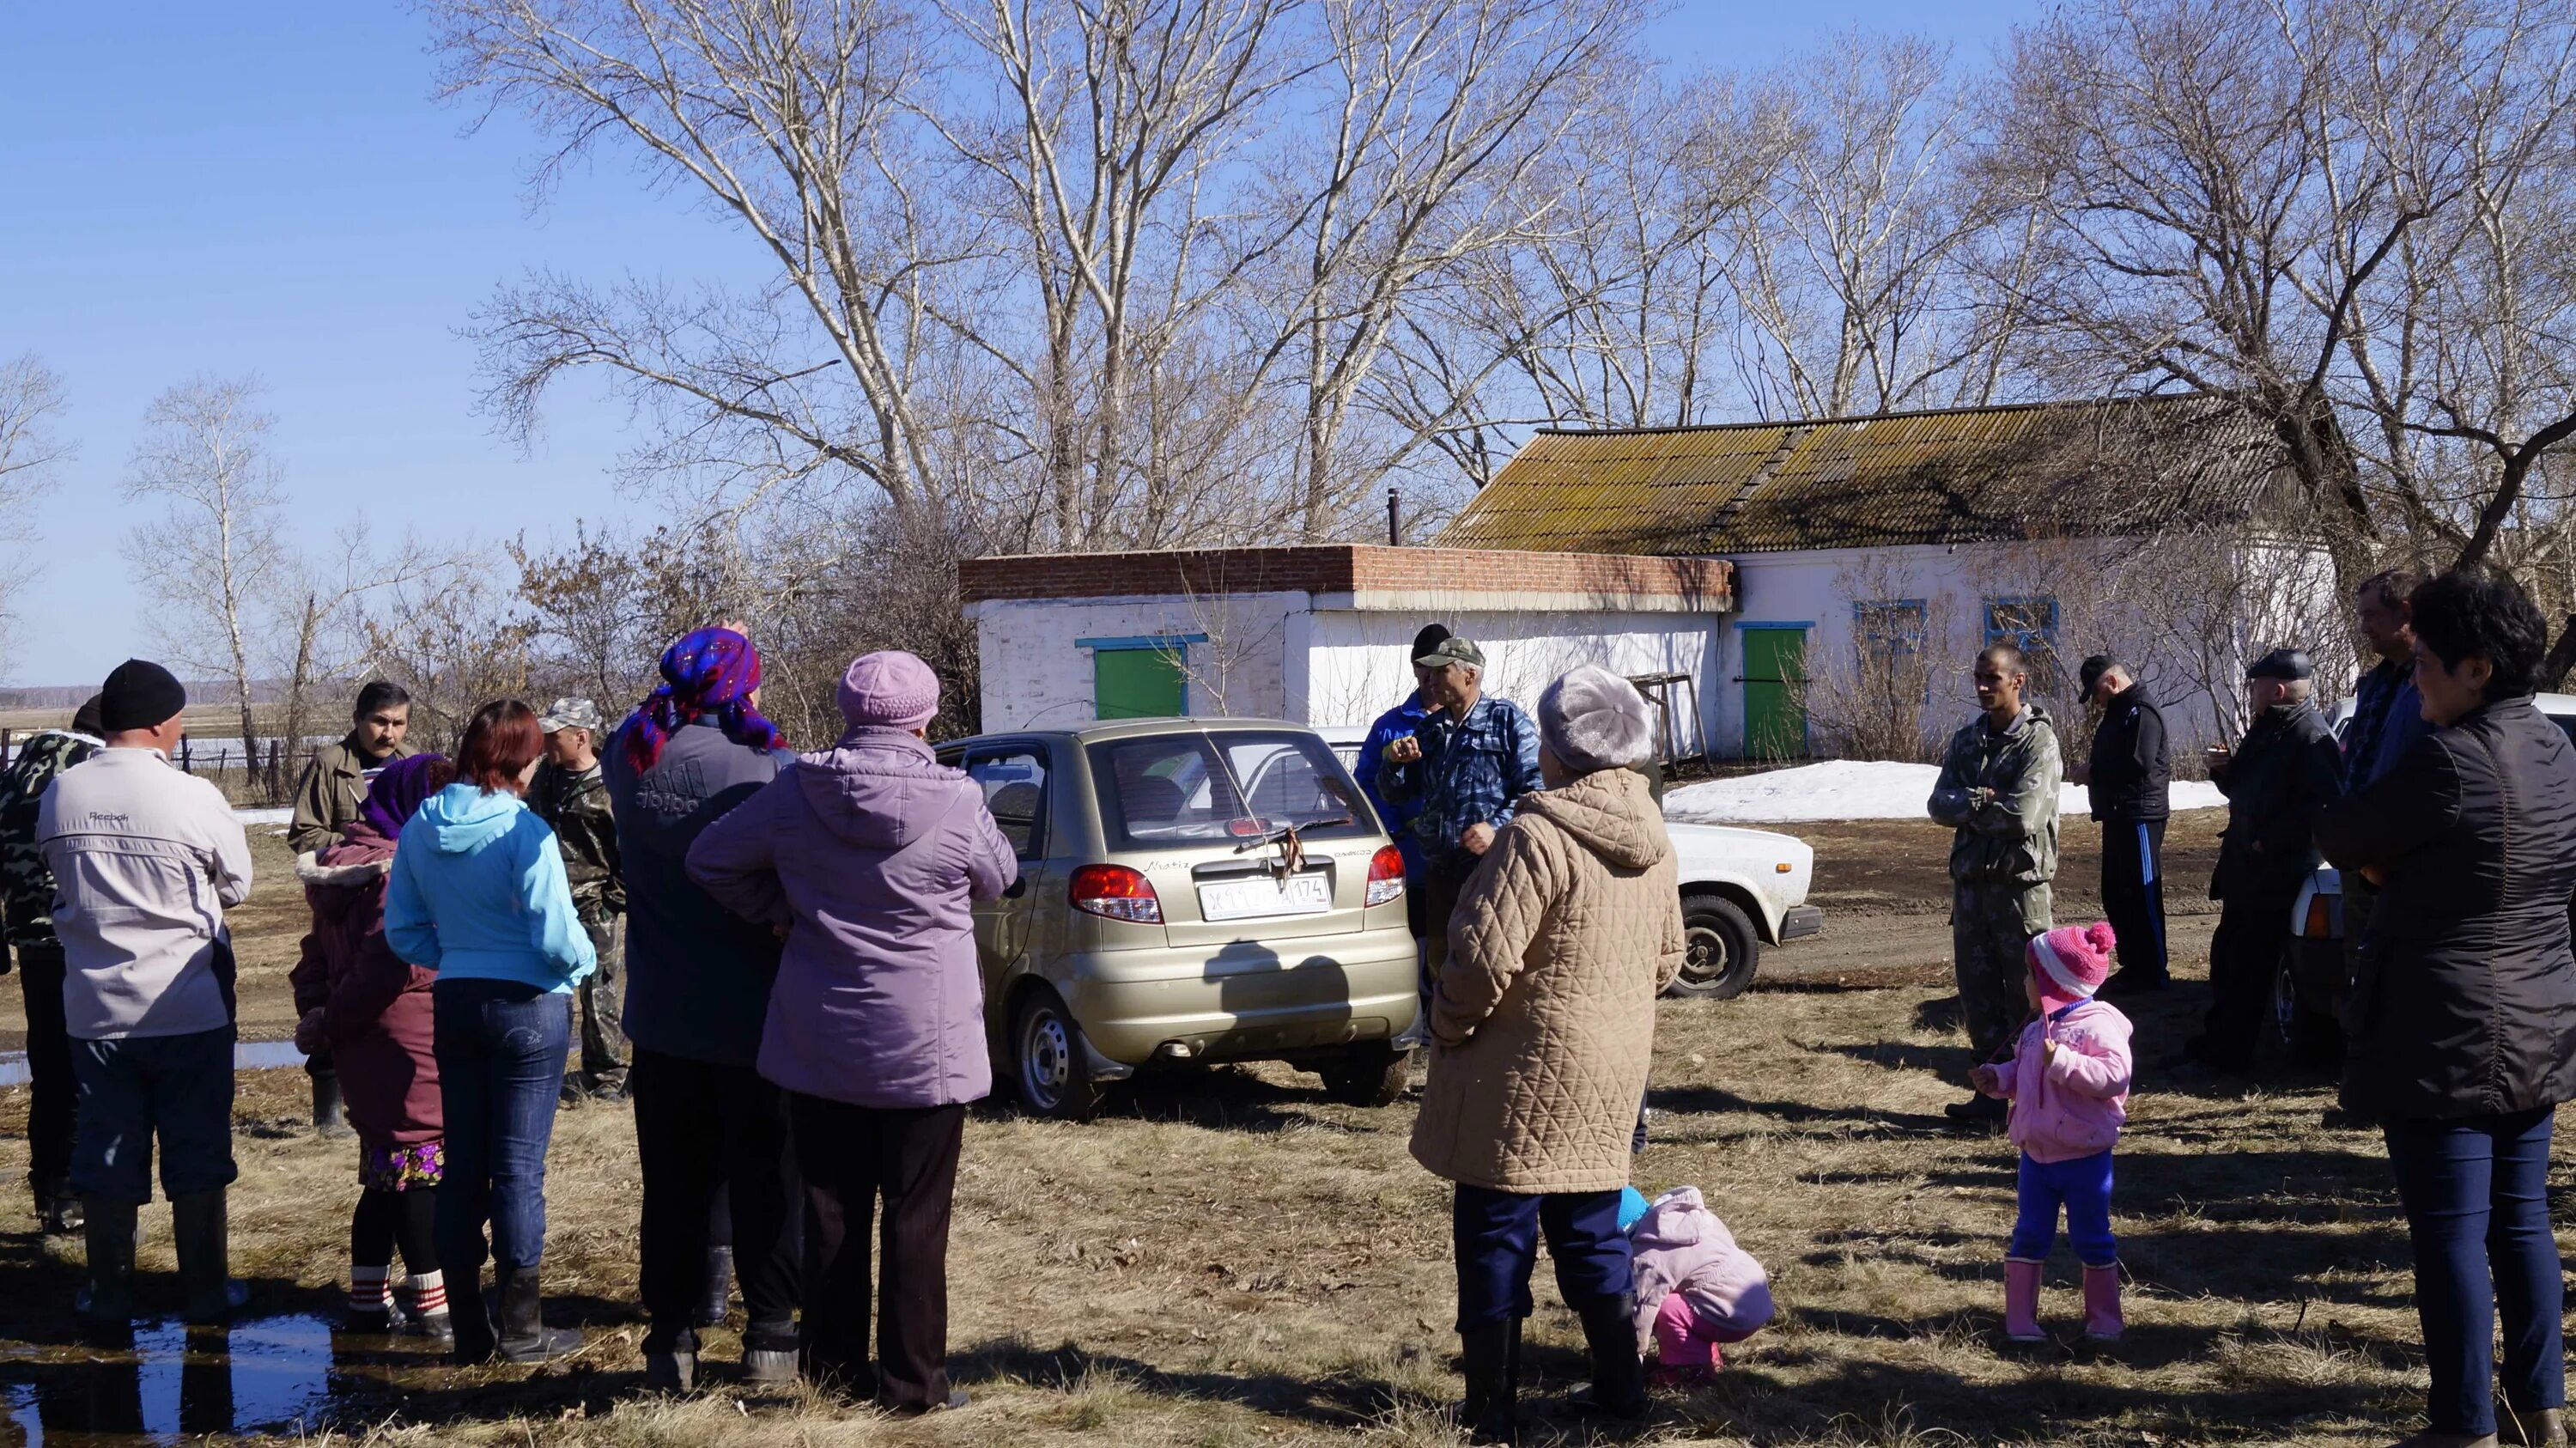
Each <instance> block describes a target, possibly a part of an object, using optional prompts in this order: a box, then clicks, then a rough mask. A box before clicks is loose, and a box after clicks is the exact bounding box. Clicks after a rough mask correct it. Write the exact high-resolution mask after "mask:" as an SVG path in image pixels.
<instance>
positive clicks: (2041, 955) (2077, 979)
mask: <svg viewBox="0 0 2576 1448" xmlns="http://www.w3.org/2000/svg"><path fill="white" fill-rule="evenodd" d="M2117 943H2118V937H2117V936H2115V935H2113V934H2112V933H2111V926H2110V922H2108V921H2102V920H2097V921H2095V922H2094V923H2092V924H2090V925H2086V926H2081V927H2078V926H2073V925H2066V926H2060V927H2059V928H2057V929H2055V930H2052V931H2049V932H2048V933H2047V934H2045V935H2036V936H2033V937H2031V942H2030V969H2031V973H2032V974H2033V975H2035V976H2037V977H2039V997H2040V999H2041V1000H2043V1001H2045V1002H2047V1003H2048V1006H2049V1008H2050V1009H2051V1010H2054V1009H2056V1008H2057V1007H2059V1006H2067V1005H2073V1004H2074V1003H2076V1002H2078V1001H2089V1000H2091V999H2093V993H2094V992H2095V991H2098V990H2100V989H2101V988H2102V982H2103V981H2105V980H2108V979H2110V977H2111V947H2112V946H2113V945H2115V944H2117Z"/></svg>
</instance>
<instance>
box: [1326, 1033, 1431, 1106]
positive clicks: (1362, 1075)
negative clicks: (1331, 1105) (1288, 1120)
mask: <svg viewBox="0 0 2576 1448" xmlns="http://www.w3.org/2000/svg"><path fill="white" fill-rule="evenodd" d="M1323 1074H1324V1095H1325V1096H1326V1097H1327V1098H1329V1099H1331V1100H1333V1101H1337V1102H1339V1103H1341V1104H1342V1105H1344V1106H1367V1107H1379V1106H1393V1105H1394V1104H1395V1103H1397V1102H1398V1101H1401V1100H1403V1099H1404V1092H1405V1089H1406V1088H1407V1087H1409V1086H1411V1085H1412V1084H1413V1053H1412V1052H1411V1051H1399V1050H1396V1049H1395V1048H1394V1047H1392V1046H1385V1045H1367V1046H1354V1047H1352V1048H1351V1050H1350V1053H1349V1054H1348V1055H1345V1056H1343V1057H1342V1058H1341V1059H1339V1060H1337V1061H1334V1062H1333V1063H1331V1064H1330V1065H1328V1066H1326V1067H1324V1071H1323Z"/></svg>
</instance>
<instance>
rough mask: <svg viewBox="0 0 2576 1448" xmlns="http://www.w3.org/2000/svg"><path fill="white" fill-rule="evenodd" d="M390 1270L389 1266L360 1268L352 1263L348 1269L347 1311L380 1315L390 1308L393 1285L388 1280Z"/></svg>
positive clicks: (392, 1297) (392, 1298)
mask: <svg viewBox="0 0 2576 1448" xmlns="http://www.w3.org/2000/svg"><path fill="white" fill-rule="evenodd" d="M392 1270H393V1269H392V1267H391V1266H390V1265H387V1266H380V1267H362V1266H358V1265H357V1264H355V1263H352V1264H351V1265H350V1267H349V1310H350V1311H351V1312H369V1313H382V1312H384V1311H385V1310H386V1309H387V1308H389V1307H391V1306H392V1305H393V1300H394V1294H393V1283H392V1282H391V1281H390V1280H388V1279H389V1276H390V1274H391V1272H392Z"/></svg>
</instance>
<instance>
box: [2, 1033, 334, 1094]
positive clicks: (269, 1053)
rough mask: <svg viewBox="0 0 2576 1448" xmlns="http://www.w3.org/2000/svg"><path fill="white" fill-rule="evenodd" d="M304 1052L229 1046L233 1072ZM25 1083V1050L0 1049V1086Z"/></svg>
mask: <svg viewBox="0 0 2576 1448" xmlns="http://www.w3.org/2000/svg"><path fill="white" fill-rule="evenodd" d="M303 1064H304V1053H303V1052H302V1051H299V1050H297V1049H295V1043H294V1042H293V1041H243V1042H240V1043H238V1044H236V1045H235V1046H234V1047H233V1069H234V1070H236V1071H270V1070H275V1069H276V1068H278V1067H280V1066H301V1065H303ZM26 1084H27V1053H26V1052H24V1051H0V1086H24V1085H26Z"/></svg>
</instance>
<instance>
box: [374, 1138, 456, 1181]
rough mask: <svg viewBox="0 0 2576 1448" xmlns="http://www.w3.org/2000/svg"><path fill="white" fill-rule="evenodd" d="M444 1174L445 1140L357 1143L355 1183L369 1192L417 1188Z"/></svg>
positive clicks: (437, 1179)
mask: <svg viewBox="0 0 2576 1448" xmlns="http://www.w3.org/2000/svg"><path fill="white" fill-rule="evenodd" d="M446 1175H447V1143H446V1142H445V1141H424V1142H421V1143H419V1144H418V1145H416V1146H380V1145H377V1144H376V1143H374V1142H371V1141H361V1142H359V1143H358V1185H360V1186H362V1187H365V1188H366V1189H367V1190H369V1191H371V1192H408V1191H418V1190H422V1189H424V1188H428V1187H434V1186H436V1185H438V1183H439V1179H440V1178H442V1177H444V1176H446Z"/></svg>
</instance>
